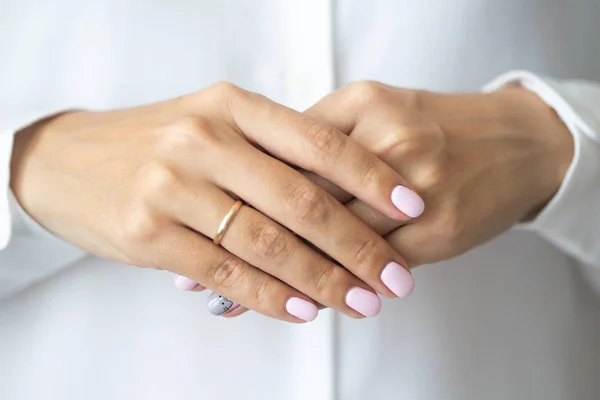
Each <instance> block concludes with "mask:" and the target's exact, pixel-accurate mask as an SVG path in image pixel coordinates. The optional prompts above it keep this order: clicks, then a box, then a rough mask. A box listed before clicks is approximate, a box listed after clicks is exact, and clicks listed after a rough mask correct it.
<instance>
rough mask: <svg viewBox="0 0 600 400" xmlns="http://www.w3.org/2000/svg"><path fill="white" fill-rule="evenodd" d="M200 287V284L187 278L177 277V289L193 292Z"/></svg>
mask: <svg viewBox="0 0 600 400" xmlns="http://www.w3.org/2000/svg"><path fill="white" fill-rule="evenodd" d="M197 286H199V284H198V282H196V281H193V280H191V279H189V278H186V277H185V276H181V275H175V287H176V288H177V289H179V290H186V291H188V290H192V289H194V288H196V287H197Z"/></svg>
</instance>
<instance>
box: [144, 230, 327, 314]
mask: <svg viewBox="0 0 600 400" xmlns="http://www.w3.org/2000/svg"><path fill="white" fill-rule="evenodd" d="M163 238H168V239H164V240H161V241H159V242H158V243H157V244H156V246H155V251H156V253H155V254H153V257H152V262H153V263H155V264H157V265H159V266H161V267H162V268H164V269H167V267H168V268H169V269H171V270H172V272H175V273H177V274H180V275H183V276H186V277H188V278H189V279H192V280H194V281H196V282H199V283H200V284H201V285H203V286H205V287H207V288H210V289H211V290H213V291H215V292H218V293H222V294H223V295H225V296H227V298H229V299H231V300H232V301H234V302H236V303H238V304H242V305H244V306H245V307H246V308H249V309H252V310H255V311H257V312H259V313H261V314H264V315H266V316H269V317H272V318H277V319H280V320H283V321H287V322H295V323H301V322H306V321H305V320H302V319H300V318H298V317H296V316H294V315H292V314H290V313H289V312H288V310H287V309H286V304H287V303H288V302H289V301H290V299H299V300H300V301H304V302H305V303H306V304H312V305H313V307H315V308H316V306H315V305H314V303H312V301H311V300H310V299H309V298H307V297H306V296H305V295H304V294H302V293H300V292H298V291H297V290H295V289H293V288H291V287H290V286H288V285H287V284H285V283H283V282H281V281H279V280H278V279H276V278H273V277H272V276H270V275H268V274H266V273H264V272H263V271H261V270H259V269H257V268H254V267H253V266H251V265H249V264H248V263H246V262H244V261H243V260H241V259H239V258H238V257H236V256H234V255H232V254H230V253H229V252H228V251H226V250H225V249H223V248H222V247H220V246H216V245H214V244H213V243H212V242H211V241H210V240H208V239H207V238H205V237H203V236H201V235H199V234H198V233H196V232H193V231H192V230H190V229H188V228H185V227H181V226H174V227H173V228H172V229H171V230H168V231H166V232H164V233H163Z"/></svg>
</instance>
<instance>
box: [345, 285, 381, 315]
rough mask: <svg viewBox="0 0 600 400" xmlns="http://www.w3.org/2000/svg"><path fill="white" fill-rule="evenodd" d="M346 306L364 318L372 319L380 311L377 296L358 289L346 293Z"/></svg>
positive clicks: (379, 300) (379, 301) (379, 302)
mask: <svg viewBox="0 0 600 400" xmlns="http://www.w3.org/2000/svg"><path fill="white" fill-rule="evenodd" d="M346 304H347V305H348V307H351V308H353V309H354V310H356V311H358V312H359V313H361V314H362V315H364V316H366V317H374V316H376V315H377V314H379V311H381V299H380V298H379V296H377V295H376V294H375V293H373V292H369V291H368V290H365V289H363V288H359V287H354V288H352V289H350V290H349V291H348V293H346Z"/></svg>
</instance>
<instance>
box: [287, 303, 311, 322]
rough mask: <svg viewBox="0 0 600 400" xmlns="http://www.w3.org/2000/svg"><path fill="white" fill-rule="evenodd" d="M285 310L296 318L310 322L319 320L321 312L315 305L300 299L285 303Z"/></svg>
mask: <svg viewBox="0 0 600 400" xmlns="http://www.w3.org/2000/svg"><path fill="white" fill-rule="evenodd" d="M285 309H286V310H287V312H289V313H290V314H291V315H293V316H294V317H297V318H300V319H303V320H304V321H307V322H310V321H312V320H314V319H315V318H317V314H318V313H319V310H318V309H317V306H315V305H314V304H313V303H311V302H309V301H306V300H304V299H301V298H298V297H292V298H290V299H289V300H288V301H287V303H285Z"/></svg>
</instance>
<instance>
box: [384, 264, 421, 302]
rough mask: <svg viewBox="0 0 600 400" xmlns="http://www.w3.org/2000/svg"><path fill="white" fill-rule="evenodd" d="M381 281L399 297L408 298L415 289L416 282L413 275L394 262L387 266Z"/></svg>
mask: <svg viewBox="0 0 600 400" xmlns="http://www.w3.org/2000/svg"><path fill="white" fill-rule="evenodd" d="M381 281H382V282H383V283H384V284H385V286H387V287H388V289H390V290H391V291H392V292H394V294H396V296H398V297H406V296H408V295H409V294H411V293H412V291H413V290H414V288H415V280H414V278H413V276H412V275H411V273H410V272H408V271H407V270H406V269H404V268H402V266H401V265H400V264H398V263H397V262H394V261H392V262H390V263H389V264H388V265H386V266H385V268H384V269H383V271H382V272H381Z"/></svg>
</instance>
